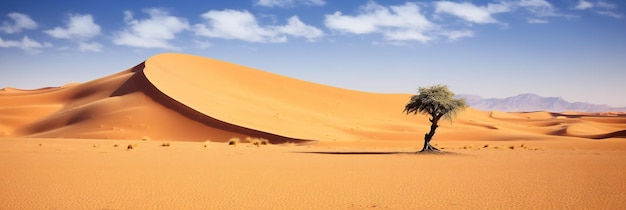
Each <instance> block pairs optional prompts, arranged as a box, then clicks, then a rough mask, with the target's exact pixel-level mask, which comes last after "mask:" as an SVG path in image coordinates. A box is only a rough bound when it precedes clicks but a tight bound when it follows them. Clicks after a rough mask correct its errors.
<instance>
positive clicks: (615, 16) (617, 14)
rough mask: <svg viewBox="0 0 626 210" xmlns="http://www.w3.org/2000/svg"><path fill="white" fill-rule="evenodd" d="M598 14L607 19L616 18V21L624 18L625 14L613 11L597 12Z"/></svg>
mask: <svg viewBox="0 0 626 210" xmlns="http://www.w3.org/2000/svg"><path fill="white" fill-rule="evenodd" d="M596 13H598V14H599V15H604V16H607V17H612V18H615V19H621V18H623V17H624V15H623V14H620V13H616V12H612V11H597V12H596Z"/></svg>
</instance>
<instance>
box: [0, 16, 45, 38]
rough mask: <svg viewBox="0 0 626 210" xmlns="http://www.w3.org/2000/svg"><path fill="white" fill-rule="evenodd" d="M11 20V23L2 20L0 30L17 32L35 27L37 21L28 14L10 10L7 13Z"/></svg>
mask: <svg viewBox="0 0 626 210" xmlns="http://www.w3.org/2000/svg"><path fill="white" fill-rule="evenodd" d="M7 16H8V17H9V18H11V19H12V20H13V23H11V22H8V21H4V22H2V25H1V26H0V31H1V32H3V33H7V34H13V33H19V32H21V31H22V30H23V29H29V30H32V29H36V28H37V26H38V25H37V23H36V22H35V21H34V20H33V19H31V18H30V17H29V16H28V15H25V14H22V13H17V12H12V13H9V14H8V15H7Z"/></svg>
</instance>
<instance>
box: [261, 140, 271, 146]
mask: <svg viewBox="0 0 626 210" xmlns="http://www.w3.org/2000/svg"><path fill="white" fill-rule="evenodd" d="M269 144H270V141H269V140H267V139H261V145H269Z"/></svg>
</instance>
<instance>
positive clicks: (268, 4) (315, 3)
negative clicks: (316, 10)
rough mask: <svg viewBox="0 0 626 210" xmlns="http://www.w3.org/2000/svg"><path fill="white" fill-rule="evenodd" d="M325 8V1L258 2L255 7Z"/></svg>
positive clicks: (265, 0) (286, 0)
mask: <svg viewBox="0 0 626 210" xmlns="http://www.w3.org/2000/svg"><path fill="white" fill-rule="evenodd" d="M300 4H303V5H307V6H323V5H325V4H326V1H324V0H258V1H257V2H256V4H255V5H257V6H262V7H295V6H297V5H300Z"/></svg>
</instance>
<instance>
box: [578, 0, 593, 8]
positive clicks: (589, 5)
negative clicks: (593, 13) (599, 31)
mask: <svg viewBox="0 0 626 210" xmlns="http://www.w3.org/2000/svg"><path fill="white" fill-rule="evenodd" d="M592 7H593V4H592V3H591V2H588V1H585V0H578V5H576V7H575V8H576V9H579V10H586V9H589V8H592Z"/></svg>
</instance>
